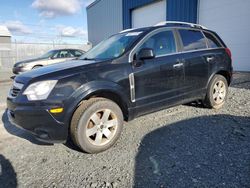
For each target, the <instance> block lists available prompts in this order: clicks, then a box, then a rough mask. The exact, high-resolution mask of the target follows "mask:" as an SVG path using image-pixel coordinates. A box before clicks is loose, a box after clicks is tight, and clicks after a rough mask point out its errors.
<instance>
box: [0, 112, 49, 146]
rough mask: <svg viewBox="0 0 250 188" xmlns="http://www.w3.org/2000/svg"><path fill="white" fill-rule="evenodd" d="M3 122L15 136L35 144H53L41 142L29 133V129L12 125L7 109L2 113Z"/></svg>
mask: <svg viewBox="0 0 250 188" xmlns="http://www.w3.org/2000/svg"><path fill="white" fill-rule="evenodd" d="M2 122H3V125H4V128H5V130H6V131H7V132H8V133H10V134H12V135H14V136H18V137H20V138H23V139H26V140H28V141H29V142H31V143H33V144H37V145H47V146H49V145H53V144H50V143H45V142H41V141H39V140H37V139H36V138H35V137H34V136H33V135H32V134H30V133H28V132H27V131H25V130H22V129H19V128H17V127H16V126H14V125H12V124H11V122H10V121H9V120H8V115H7V110H5V112H4V113H3V115H2Z"/></svg>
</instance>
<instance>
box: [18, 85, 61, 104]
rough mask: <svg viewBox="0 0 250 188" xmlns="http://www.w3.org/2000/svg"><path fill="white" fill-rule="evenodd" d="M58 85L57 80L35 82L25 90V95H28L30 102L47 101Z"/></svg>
mask: <svg viewBox="0 0 250 188" xmlns="http://www.w3.org/2000/svg"><path fill="white" fill-rule="evenodd" d="M56 83H57V80H46V81H41V82H35V83H33V84H31V85H29V86H28V87H27V88H26V89H25V91H24V92H23V95H26V96H27V98H28V100H29V101H35V100H44V99H47V98H48V96H49V94H50V92H51V91H52V89H53V88H54V87H55V85H56Z"/></svg>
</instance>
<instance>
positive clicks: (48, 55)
mask: <svg viewBox="0 0 250 188" xmlns="http://www.w3.org/2000/svg"><path fill="white" fill-rule="evenodd" d="M56 52H57V50H51V51H48V52H47V53H46V54H44V55H42V56H41V58H49V57H52V56H53V55H54V54H55V53H56Z"/></svg>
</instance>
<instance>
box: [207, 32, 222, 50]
mask: <svg viewBox="0 0 250 188" xmlns="http://www.w3.org/2000/svg"><path fill="white" fill-rule="evenodd" d="M204 35H205V36H206V38H207V40H208V45H209V47H210V48H219V47H221V44H220V43H219V42H218V40H217V39H216V38H215V37H214V36H213V35H212V34H210V33H207V32H204Z"/></svg>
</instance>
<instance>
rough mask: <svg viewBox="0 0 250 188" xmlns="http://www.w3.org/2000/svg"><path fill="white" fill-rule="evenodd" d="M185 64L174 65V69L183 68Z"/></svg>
mask: <svg viewBox="0 0 250 188" xmlns="http://www.w3.org/2000/svg"><path fill="white" fill-rule="evenodd" d="M183 65H184V64H183V63H177V64H174V65H173V67H174V68H180V67H183Z"/></svg>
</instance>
